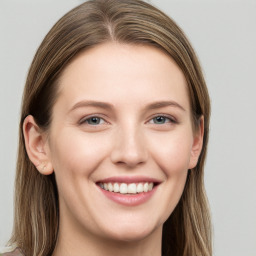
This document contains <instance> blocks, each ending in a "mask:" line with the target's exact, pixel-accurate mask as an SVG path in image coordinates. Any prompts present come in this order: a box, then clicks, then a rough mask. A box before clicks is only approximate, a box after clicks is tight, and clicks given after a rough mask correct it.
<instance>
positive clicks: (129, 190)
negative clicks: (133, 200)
mask: <svg viewBox="0 0 256 256" xmlns="http://www.w3.org/2000/svg"><path fill="white" fill-rule="evenodd" d="M97 185H98V186H100V187H101V188H102V189H104V190H106V191H109V192H114V193H119V194H130V195H131V194H140V193H145V192H149V191H151V190H152V189H153V188H154V187H155V186H156V185H157V184H156V183H154V182H139V183H118V182H114V183H112V182H108V183H105V182H104V183H103V182H99V183H98V184H97Z"/></svg>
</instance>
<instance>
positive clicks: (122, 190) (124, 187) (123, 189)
mask: <svg viewBox="0 0 256 256" xmlns="http://www.w3.org/2000/svg"><path fill="white" fill-rule="evenodd" d="M127 191H128V186H127V184H125V183H122V184H121V186H120V193H121V194H127Z"/></svg>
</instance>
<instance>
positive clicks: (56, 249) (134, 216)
mask: <svg viewBox="0 0 256 256" xmlns="http://www.w3.org/2000/svg"><path fill="white" fill-rule="evenodd" d="M209 115H210V103H209V96H208V92H207V88H206V85H205V82H204V79H203V75H202V72H201V68H200V66H199V63H198V60H197V58H196V55H195V53H194V51H193V49H192V47H191V46H190V44H189V42H188V40H187V39H186V37H185V36H184V34H183V32H182V31H181V30H180V29H179V27H178V26H177V25H176V24H175V23H174V22H173V21H172V20H171V19H170V18H169V17H167V16H166V15H165V14H163V13H162V12H161V11H159V10H157V9H156V8H154V7H152V6H151V5H149V4H147V3H145V2H143V1H140V0H128V1H120V0H92V1H88V2H86V3H84V4H82V5H80V6H78V7H77V8H75V9H74V10H72V11H70V12H69V13H68V14H66V15H65V16H64V17H63V18H62V19H61V20H60V21H58V22H57V23H56V25H55V26H54V27H53V28H52V29H51V31H50V32H49V33H48V35H47V36H46V37H45V39H44V40H43V42H42V44H41V46H40V47H39V49H38V51H37V53H36V55H35V58H34V60H33V62H32V65H31V68H30V71H29V74H28V78H27V82H26V86H25V90H24V96H23V105H22V114H21V121H20V144H19V156H18V162H17V175H16V193H15V194H16V198H15V223H14V229H13V235H12V238H11V240H10V244H11V245H12V246H15V247H17V249H16V251H15V252H13V254H12V255H16V254H15V253H17V254H18V255H19V254H21V253H22V254H24V255H26V256H30V255H33V256H38V255H54V256H59V255H62V256H63V255H90V256H94V255H147V256H148V255H154V256H160V255H171V256H173V255H184V256H185V255H186V256H191V255H204V256H205V255H212V252H211V225H210V217H209V210H208V206H207V200H206V195H205V191H204V183H203V168H204V162H205V157H206V149H207V141H208V130H209ZM7 255H8V254H7Z"/></svg>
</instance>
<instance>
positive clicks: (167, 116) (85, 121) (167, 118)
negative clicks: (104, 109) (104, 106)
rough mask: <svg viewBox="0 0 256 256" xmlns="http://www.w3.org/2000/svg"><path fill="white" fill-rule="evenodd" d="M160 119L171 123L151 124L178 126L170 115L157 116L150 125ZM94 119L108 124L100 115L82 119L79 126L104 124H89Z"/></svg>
mask: <svg viewBox="0 0 256 256" xmlns="http://www.w3.org/2000/svg"><path fill="white" fill-rule="evenodd" d="M159 117H160V118H165V121H166V120H169V121H168V122H164V123H161V124H156V123H151V124H156V125H163V124H167V123H173V124H176V123H177V121H176V120H175V119H174V118H173V117H171V116H169V115H165V114H157V115H155V116H154V117H152V118H151V119H150V120H149V121H148V122H149V123H150V121H152V120H154V119H156V118H159ZM93 118H95V119H98V120H100V122H101V121H102V120H103V121H104V122H106V121H105V119H104V118H102V117H101V116H99V115H94V116H90V117H87V118H86V119H82V120H81V121H80V122H79V124H84V123H85V124H86V125H90V126H98V125H100V124H102V123H97V124H89V121H90V120H92V119H93ZM106 123H108V122H106Z"/></svg>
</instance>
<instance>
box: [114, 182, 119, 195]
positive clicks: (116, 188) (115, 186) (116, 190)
mask: <svg viewBox="0 0 256 256" xmlns="http://www.w3.org/2000/svg"><path fill="white" fill-rule="evenodd" d="M114 192H116V193H117V192H119V184H118V183H115V184H114Z"/></svg>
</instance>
